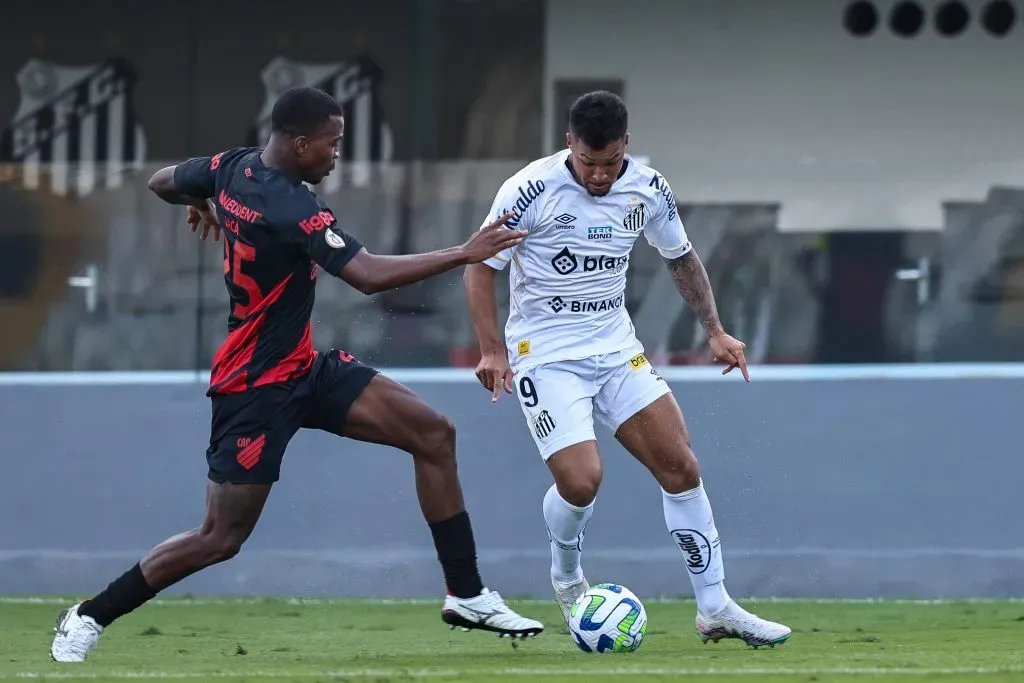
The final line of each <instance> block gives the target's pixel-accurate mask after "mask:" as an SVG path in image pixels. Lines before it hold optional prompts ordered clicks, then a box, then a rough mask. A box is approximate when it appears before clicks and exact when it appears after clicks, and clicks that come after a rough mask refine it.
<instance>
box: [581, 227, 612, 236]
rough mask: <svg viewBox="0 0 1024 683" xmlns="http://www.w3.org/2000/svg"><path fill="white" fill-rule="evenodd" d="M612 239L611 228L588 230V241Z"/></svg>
mask: <svg viewBox="0 0 1024 683" xmlns="http://www.w3.org/2000/svg"><path fill="white" fill-rule="evenodd" d="M611 238H612V228H611V226H610V225H609V226H606V227H601V228H587V239H588V240H610V239H611Z"/></svg>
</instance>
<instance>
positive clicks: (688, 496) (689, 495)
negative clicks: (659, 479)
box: [661, 479, 704, 500]
mask: <svg viewBox="0 0 1024 683" xmlns="http://www.w3.org/2000/svg"><path fill="white" fill-rule="evenodd" d="M703 492H704V480H703V479H701V480H700V483H699V484H697V488H695V489H690V490H689V491H683V492H681V493H669V492H668V491H666V490H665V489H662V490H661V495H662V496H664V497H665V498H667V499H668V500H692V499H694V498H696V497H698V496H699V495H700V494H701V493H703Z"/></svg>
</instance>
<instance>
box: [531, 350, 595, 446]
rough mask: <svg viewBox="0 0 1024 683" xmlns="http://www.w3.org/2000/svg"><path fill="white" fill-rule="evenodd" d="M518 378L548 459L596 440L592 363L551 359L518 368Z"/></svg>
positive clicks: (536, 436)
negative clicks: (541, 363) (524, 368)
mask: <svg viewBox="0 0 1024 683" xmlns="http://www.w3.org/2000/svg"><path fill="white" fill-rule="evenodd" d="M514 381H515V391H516V396H517V398H518V399H519V406H520V408H522V411H523V417H525V418H526V425H527V428H528V429H529V430H530V436H531V437H533V441H534V443H535V444H536V446H537V450H538V451H539V452H540V455H541V457H542V458H543V459H544V460H545V461H548V460H549V459H551V457H552V456H553V455H554V454H555V453H558V452H559V451H561V450H563V449H566V448H569V447H570V446H575V445H576V444H581V443H585V442H588V441H596V437H595V435H594V405H593V401H594V394H595V392H596V390H597V389H596V385H595V384H594V376H593V364H592V363H590V362H589V361H563V362H559V363H547V364H545V365H541V366H538V367H536V368H530V369H527V370H522V371H520V372H517V373H516V375H515V377H514ZM595 450H596V446H595Z"/></svg>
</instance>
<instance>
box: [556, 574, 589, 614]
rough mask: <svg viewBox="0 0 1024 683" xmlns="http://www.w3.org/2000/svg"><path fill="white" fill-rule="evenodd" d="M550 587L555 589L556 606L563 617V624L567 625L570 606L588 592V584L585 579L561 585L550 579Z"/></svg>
mask: <svg viewBox="0 0 1024 683" xmlns="http://www.w3.org/2000/svg"><path fill="white" fill-rule="evenodd" d="M551 587H552V588H554V589H555V600H556V601H558V606H559V607H561V608H562V616H563V617H565V623H567V624H568V623H569V612H571V611H572V606H573V605H574V604H575V603H576V601H577V600H578V599H579V597H580V596H581V595H583V594H584V593H586V592H587V591H588V590H590V583H589V582H588V581H587V579H586V577H583V578H582V579H580V580H579V581H576V582H575V583H561V582H560V581H555V580H554V579H551Z"/></svg>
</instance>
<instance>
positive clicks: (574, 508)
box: [548, 484, 597, 514]
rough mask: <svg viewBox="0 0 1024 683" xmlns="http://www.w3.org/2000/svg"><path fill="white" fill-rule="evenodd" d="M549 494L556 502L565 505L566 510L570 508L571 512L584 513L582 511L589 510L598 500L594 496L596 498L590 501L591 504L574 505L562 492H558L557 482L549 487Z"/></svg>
mask: <svg viewBox="0 0 1024 683" xmlns="http://www.w3.org/2000/svg"><path fill="white" fill-rule="evenodd" d="M548 495H550V496H551V497H552V498H554V502H555V503H558V504H560V505H562V506H564V507H565V509H566V510H569V511H570V512H574V513H576V514H582V513H584V512H586V511H587V510H589V509H591V508H592V507H594V503H596V502H597V498H594V500H592V501H590V504H589V505H584V506H583V507H579V506H578V505H573V504H572V503H570V502H569V501H567V500H566V499H565V498H562V494H560V493H559V492H558V486H556V485H555V484H552V485H551V488H550V489H548Z"/></svg>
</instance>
